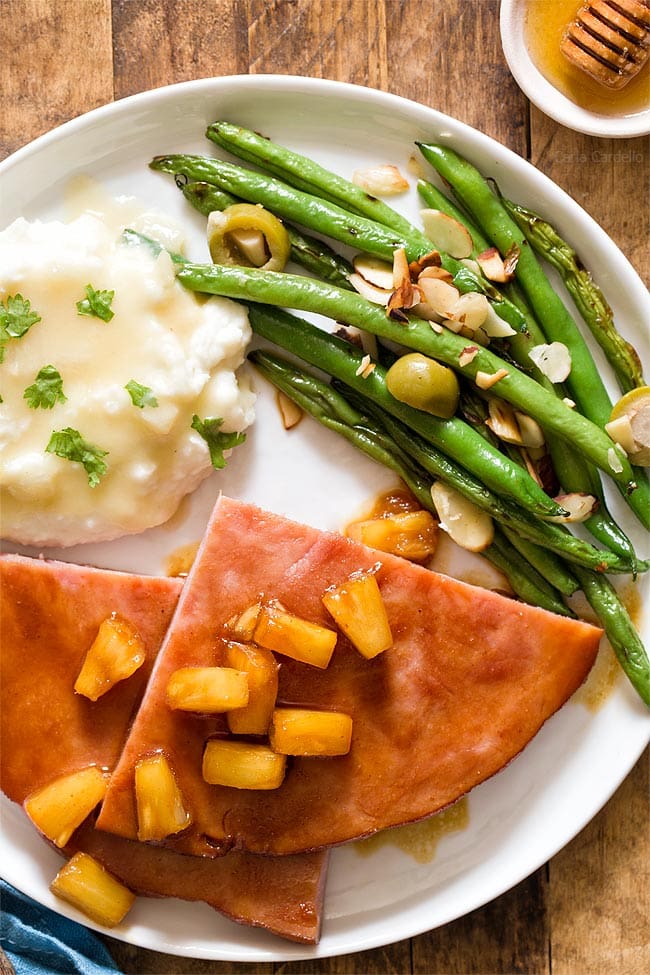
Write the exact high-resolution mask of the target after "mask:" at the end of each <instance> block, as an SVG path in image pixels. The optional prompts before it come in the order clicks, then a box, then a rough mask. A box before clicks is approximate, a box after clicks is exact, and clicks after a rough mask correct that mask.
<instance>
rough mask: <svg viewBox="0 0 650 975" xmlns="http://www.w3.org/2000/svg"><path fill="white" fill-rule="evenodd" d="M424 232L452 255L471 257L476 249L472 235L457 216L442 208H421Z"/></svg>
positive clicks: (437, 245)
mask: <svg viewBox="0 0 650 975" xmlns="http://www.w3.org/2000/svg"><path fill="white" fill-rule="evenodd" d="M420 217H421V219H422V226H423V228H424V232H425V234H426V235H427V237H428V238H429V240H432V241H433V243H434V244H435V245H436V247H438V248H440V250H441V251H444V252H445V253H446V254H449V255H451V257H456V258H459V259H460V258H463V257H469V256H470V254H471V253H472V250H473V249H474V244H473V242H472V235H471V234H470V232H469V230H468V229H467V227H464V226H463V225H462V223H460V221H459V220H456V218H455V217H450V216H449V215H448V214H447V213H443V211H442V210H432V209H427V210H420Z"/></svg>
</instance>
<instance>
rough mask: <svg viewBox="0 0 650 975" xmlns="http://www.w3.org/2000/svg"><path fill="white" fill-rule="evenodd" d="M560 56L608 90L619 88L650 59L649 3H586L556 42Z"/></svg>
mask: <svg viewBox="0 0 650 975" xmlns="http://www.w3.org/2000/svg"><path fill="white" fill-rule="evenodd" d="M560 50H561V51H562V54H563V55H564V56H565V57H566V58H567V60H569V61H570V62H571V63H572V64H574V65H575V66H576V67H577V68H579V69H580V70H581V71H584V72H585V73H586V74H588V75H590V77H592V78H593V79H594V80H595V81H597V82H599V83H600V84H601V85H604V86H605V87H607V88H610V89H615V90H617V89H620V88H623V87H624V86H625V85H626V84H627V83H628V81H631V80H632V78H634V77H635V76H636V75H637V74H638V73H639V71H640V70H641V68H642V67H643V65H644V64H645V63H646V61H647V60H648V57H649V56H650V0H590V2H587V3H584V4H583V5H582V6H581V7H580V9H579V10H578V12H577V14H576V16H575V19H574V20H573V21H571V23H570V24H569V26H568V27H567V29H566V31H565V32H564V36H563V37H562V41H561V43H560Z"/></svg>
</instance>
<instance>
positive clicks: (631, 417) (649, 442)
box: [605, 386, 650, 467]
mask: <svg viewBox="0 0 650 975" xmlns="http://www.w3.org/2000/svg"><path fill="white" fill-rule="evenodd" d="M605 429H606V430H607V432H608V433H609V435H610V437H611V438H612V440H616V442H617V443H620V445H621V447H623V449H624V450H625V451H626V452H627V455H628V457H629V459H630V461H631V462H632V463H633V464H640V465H641V466H642V467H650V386H640V387H639V388H638V389H631V390H630V391H629V392H627V393H626V394H625V396H622V397H621V399H620V400H619V401H618V403H616V405H615V406H614V409H613V410H612V415H611V418H610V421H609V423H607V424H605Z"/></svg>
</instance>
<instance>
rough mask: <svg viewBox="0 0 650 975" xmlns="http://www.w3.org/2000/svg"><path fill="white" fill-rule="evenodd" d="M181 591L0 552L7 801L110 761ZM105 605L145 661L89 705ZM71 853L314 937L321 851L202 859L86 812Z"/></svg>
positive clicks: (136, 887) (230, 913)
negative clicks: (80, 689)
mask: <svg viewBox="0 0 650 975" xmlns="http://www.w3.org/2000/svg"><path fill="white" fill-rule="evenodd" d="M181 588H182V583H181V582H180V580H177V579H165V578H155V577H149V576H136V575H129V574H127V573H120V572H111V571H106V570H98V569H92V568H86V567H83V566H78V565H70V564H67V563H62V562H54V561H43V560H39V559H29V558H24V557H21V556H9V555H7V556H2V557H0V612H1V616H2V630H1V638H2V653H1V655H0V664H1V670H0V738H1V740H2V750H1V752H0V784H1V786H2V790H3V791H4V792H5V793H6V795H7V796H8V797H9V798H10V799H12V800H13V801H14V802H17V803H20V804H22V803H23V802H24V801H25V799H26V798H27V797H28V796H29V795H30V794H31V793H33V792H35V791H36V790H37V789H40V788H41V787H42V786H45V785H48V784H49V783H50V782H52V781H54V780H55V779H57V778H59V777H60V776H62V775H64V774H66V773H69V772H74V771H77V770H79V769H82V768H85V767H87V766H89V765H98V766H99V767H101V768H106V769H109V770H110V769H112V768H113V767H114V766H115V764H116V763H117V760H118V757H119V754H120V751H121V748H122V746H123V743H124V739H125V737H126V734H127V730H128V726H129V722H130V720H131V718H132V715H133V713H134V711H135V710H136V708H137V706H138V704H139V701H140V699H141V697H142V693H143V690H144V686H145V683H146V681H147V678H148V676H149V674H150V672H151V668H152V664H153V661H154V659H155V657H156V654H157V652H158V650H159V648H160V645H161V642H162V640H163V637H164V634H165V631H166V629H167V627H168V625H169V623H170V620H171V618H172V614H173V612H174V608H175V606H176V603H177V601H178V597H179V594H180V592H181ZM112 613H117V614H119V616H121V617H122V618H123V619H125V620H128V621H129V622H130V623H131V625H132V626H133V627H134V628H135V630H137V632H138V633H139V635H140V637H141V638H142V640H143V643H144V647H145V651H146V653H145V661H144V663H143V665H142V666H141V667H140V668H139V670H137V671H136V672H135V673H134V674H133V675H132V676H130V677H129V678H128V679H127V680H124V681H121V682H120V683H118V684H116V685H115V686H114V687H113V688H111V690H110V691H109V692H108V693H106V694H105V695H104V696H103V697H100V698H99V699H98V700H97V701H94V702H93V701H90V700H89V699H88V698H86V697H83V696H81V695H79V694H75V693H74V691H73V686H74V683H75V680H76V677H77V674H78V673H79V669H80V667H81V663H82V661H83V659H84V656H85V654H86V651H87V650H88V647H89V646H90V644H91V643H92V641H93V639H94V637H95V634H96V632H97V629H98V627H99V625H100V623H102V621H103V620H104V619H106V618H107V617H109V616H111V614H112ZM77 850H82V851H84V852H87V853H90V854H91V855H92V856H93V857H95V858H96V859H97V860H99V861H100V862H101V863H103V864H104V866H105V867H106V868H107V869H108V870H109V871H110V872H111V873H113V874H114V875H115V876H116V877H118V878H119V879H120V880H122V882H123V883H125V884H126V886H128V887H129V888H130V889H131V890H133V891H135V892H137V893H142V894H145V895H150V896H156V897H160V896H167V897H178V898H181V899H183V900H190V901H199V900H200V901H205V902H206V903H207V904H209V905H211V906H212V907H213V908H215V909H216V910H217V911H219V912H220V913H222V914H224V915H226V916H227V917H230V918H232V919H234V920H236V921H239V922H241V923H244V924H248V925H251V926H254V927H263V928H266V929H268V930H269V931H272V932H273V933H275V934H277V935H280V936H281V937H284V938H288V939H290V940H293V941H300V942H305V943H314V942H316V941H317V940H318V937H319V931H320V926H321V918H322V907H323V897H324V884H325V876H326V860H327V855H326V853H314V854H307V855H305V856H295V857H291V856H290V857H282V858H279V857H258V856H253V855H250V854H246V853H237V854H233V855H228V856H225V857H221V858H219V859H212V860H206V859H201V858H193V857H186V856H181V855H179V854H176V853H172V852H170V851H167V850H161V849H156V848H155V847H153V846H150V845H147V844H144V843H140V842H131V841H128V840H124V839H121V838H120V837H117V836H110V835H109V834H106V833H100V832H98V831H97V830H95V829H94V827H93V824H92V822H91V820H87V821H86V823H84V824H83V825H82V826H81V827H80V829H79V830H77V832H76V833H75V834H74V836H73V837H72V839H71V841H70V843H69V845H68V847H67V848H66V853H69V854H72V853H73V852H75V851H77Z"/></svg>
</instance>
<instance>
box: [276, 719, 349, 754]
mask: <svg viewBox="0 0 650 975" xmlns="http://www.w3.org/2000/svg"><path fill="white" fill-rule="evenodd" d="M269 741H270V743H271V748H272V749H273V751H274V752H278V753H279V754H281V755H321V756H325V755H347V753H348V752H349V751H350V744H351V741H352V718H351V717H350V715H349V714H344V713H343V712H342V711H313V710H308V709H307V708H276V709H275V711H274V712H273V717H272V718H271V727H270V729H269Z"/></svg>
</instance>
